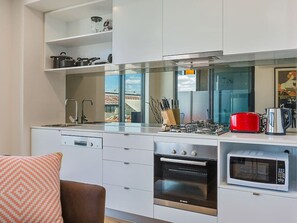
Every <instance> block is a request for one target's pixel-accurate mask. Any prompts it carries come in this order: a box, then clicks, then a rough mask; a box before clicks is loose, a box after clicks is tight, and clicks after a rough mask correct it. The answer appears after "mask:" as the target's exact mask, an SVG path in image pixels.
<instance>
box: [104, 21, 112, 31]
mask: <svg viewBox="0 0 297 223" xmlns="http://www.w3.org/2000/svg"><path fill="white" fill-rule="evenodd" d="M108 30H112V20H111V19H107V20H105V21H104V23H103V31H108Z"/></svg>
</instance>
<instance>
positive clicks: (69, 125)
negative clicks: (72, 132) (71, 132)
mask: <svg viewBox="0 0 297 223" xmlns="http://www.w3.org/2000/svg"><path fill="white" fill-rule="evenodd" d="M72 126H80V125H78V124H73V123H63V124H49V125H43V126H42V127H61V128H65V127H72Z"/></svg>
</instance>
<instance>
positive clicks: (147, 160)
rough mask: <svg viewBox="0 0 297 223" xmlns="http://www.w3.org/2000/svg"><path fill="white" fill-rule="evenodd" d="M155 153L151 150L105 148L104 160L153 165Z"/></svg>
mask: <svg viewBox="0 0 297 223" xmlns="http://www.w3.org/2000/svg"><path fill="white" fill-rule="evenodd" d="M153 157H154V153H153V151H150V150H140V149H130V148H118V147H104V150H103V159H105V160H114V161H122V162H130V163H139V164H145V165H151V166H152V165H153Z"/></svg>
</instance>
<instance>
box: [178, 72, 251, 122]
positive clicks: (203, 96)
mask: <svg viewBox="0 0 297 223" xmlns="http://www.w3.org/2000/svg"><path fill="white" fill-rule="evenodd" d="M177 98H178V99H179V105H180V113H181V123H182V124H186V123H189V122H192V121H197V120H209V119H211V120H213V121H214V122H216V123H221V124H229V119H230V115H231V114H232V113H236V112H249V111H254V109H255V108H254V104H255V102H254V67H235V68H232V67H228V68H215V69H201V70H195V73H194V74H186V72H185V71H179V72H177Z"/></svg>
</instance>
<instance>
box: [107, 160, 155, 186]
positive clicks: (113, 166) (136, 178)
mask: <svg viewBox="0 0 297 223" xmlns="http://www.w3.org/2000/svg"><path fill="white" fill-rule="evenodd" d="M103 183H105V184H112V185H118V186H123V187H129V188H135V189H140V190H147V191H153V167H152V166H148V165H139V164H133V163H124V162H117V161H106V160H103Z"/></svg>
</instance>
